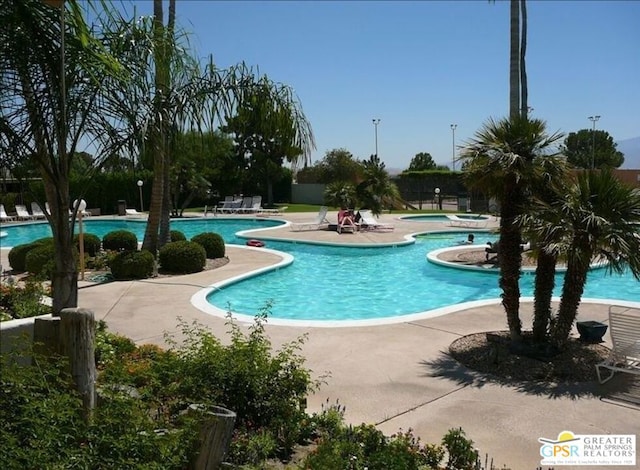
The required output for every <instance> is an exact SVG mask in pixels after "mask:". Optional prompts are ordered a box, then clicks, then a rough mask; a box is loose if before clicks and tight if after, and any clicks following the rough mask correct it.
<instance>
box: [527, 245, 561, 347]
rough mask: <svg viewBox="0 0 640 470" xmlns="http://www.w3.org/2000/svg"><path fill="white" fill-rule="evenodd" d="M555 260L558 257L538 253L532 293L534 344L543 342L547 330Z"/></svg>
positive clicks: (543, 252) (544, 252)
mask: <svg viewBox="0 0 640 470" xmlns="http://www.w3.org/2000/svg"><path fill="white" fill-rule="evenodd" d="M557 260H558V256H557V254H555V253H547V252H546V251H544V250H540V251H539V253H538V259H537V267H536V280H535V286H534V293H533V297H534V302H533V339H534V341H536V342H543V341H544V340H545V339H546V337H547V331H548V330H549V319H550V318H551V297H552V296H553V288H554V287H555V275H556V263H557Z"/></svg>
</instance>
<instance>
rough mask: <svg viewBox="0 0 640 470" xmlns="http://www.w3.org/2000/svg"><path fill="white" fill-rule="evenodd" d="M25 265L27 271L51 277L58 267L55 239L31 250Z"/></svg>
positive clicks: (46, 277)
mask: <svg viewBox="0 0 640 470" xmlns="http://www.w3.org/2000/svg"><path fill="white" fill-rule="evenodd" d="M74 255H75V253H74ZM24 266H25V270H26V271H27V272H29V273H31V274H33V275H35V276H39V277H42V278H45V279H51V277H52V276H53V273H54V271H55V269H56V262H55V248H54V247H53V241H52V242H51V243H42V244H40V245H37V246H36V247H35V248H33V249H32V250H30V251H29V252H28V253H27V255H26V257H25V263H24Z"/></svg>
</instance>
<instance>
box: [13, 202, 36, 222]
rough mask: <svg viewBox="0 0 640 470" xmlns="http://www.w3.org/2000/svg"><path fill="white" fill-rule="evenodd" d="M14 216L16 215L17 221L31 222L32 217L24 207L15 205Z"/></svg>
mask: <svg viewBox="0 0 640 470" xmlns="http://www.w3.org/2000/svg"><path fill="white" fill-rule="evenodd" d="M16 214H18V220H33V216H32V215H31V214H30V213H29V211H28V210H27V206H25V205H22V204H16Z"/></svg>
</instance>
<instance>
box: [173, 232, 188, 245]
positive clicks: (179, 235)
mask: <svg viewBox="0 0 640 470" xmlns="http://www.w3.org/2000/svg"><path fill="white" fill-rule="evenodd" d="M186 239H187V237H185V236H184V233H182V232H181V231H180V230H171V241H172V242H181V241H184V240H186Z"/></svg>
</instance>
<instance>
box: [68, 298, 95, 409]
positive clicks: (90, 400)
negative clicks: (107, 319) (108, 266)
mask: <svg viewBox="0 0 640 470" xmlns="http://www.w3.org/2000/svg"><path fill="white" fill-rule="evenodd" d="M60 319H61V326H60V340H61V343H62V351H63V352H64V354H65V355H66V356H67V357H68V358H69V366H70V367H71V375H72V377H73V381H74V383H75V384H76V389H77V390H78V392H80V395H81V396H82V402H83V405H84V409H85V416H86V418H87V420H89V419H90V418H91V413H92V410H93V408H95V405H96V362H95V337H96V322H95V318H94V315H93V312H92V311H91V310H87V309H84V308H65V309H62V311H61V312H60Z"/></svg>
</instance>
